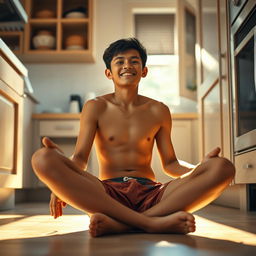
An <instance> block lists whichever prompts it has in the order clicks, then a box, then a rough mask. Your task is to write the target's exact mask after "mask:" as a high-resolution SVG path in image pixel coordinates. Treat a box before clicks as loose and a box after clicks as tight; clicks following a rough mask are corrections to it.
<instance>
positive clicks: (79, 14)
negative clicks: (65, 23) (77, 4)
mask: <svg viewBox="0 0 256 256" xmlns="http://www.w3.org/2000/svg"><path fill="white" fill-rule="evenodd" d="M85 17H86V15H85V13H83V12H75V11H74V12H69V13H68V14H66V16H65V18H68V19H81V18H85Z"/></svg>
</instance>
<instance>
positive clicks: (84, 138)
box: [71, 99, 104, 170]
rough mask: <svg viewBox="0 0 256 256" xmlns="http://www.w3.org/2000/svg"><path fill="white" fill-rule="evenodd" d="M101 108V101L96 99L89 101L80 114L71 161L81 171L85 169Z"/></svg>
mask: <svg viewBox="0 0 256 256" xmlns="http://www.w3.org/2000/svg"><path fill="white" fill-rule="evenodd" d="M102 107H104V106H103V104H102V101H100V100H97V99H93V100H89V101H87V102H86V103H85V104H84V107H83V110H82V113H81V119H80V131H79V135H78V137H77V141H76V146H75V151H74V153H73V155H72V156H71V160H72V161H73V162H75V163H76V164H77V165H78V166H79V167H80V168H81V169H83V170H85V169H86V167H87V162H88V158H89V154H90V151H91V148H92V144H93V141H94V138H95V134H96V131H97V127H98V117H99V115H100V113H101V112H102Z"/></svg>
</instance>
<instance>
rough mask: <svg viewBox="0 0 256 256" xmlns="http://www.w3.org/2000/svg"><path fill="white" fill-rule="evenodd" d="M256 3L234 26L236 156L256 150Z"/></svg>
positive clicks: (251, 2) (246, 7)
mask: <svg viewBox="0 0 256 256" xmlns="http://www.w3.org/2000/svg"><path fill="white" fill-rule="evenodd" d="M255 61H256V1H255V0H248V1H247V2H246V4H245V5H244V6H243V8H242V9H241V11H240V14H238V16H237V18H236V19H235V21H234V23H233V25H232V27H231V64H232V71H233V72H232V87H233V88H232V89H233V90H232V91H233V103H234V104H233V117H234V151H235V154H240V153H241V152H245V151H251V150H255V148H256V64H255Z"/></svg>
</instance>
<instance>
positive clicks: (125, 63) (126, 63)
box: [123, 61, 131, 69]
mask: <svg viewBox="0 0 256 256" xmlns="http://www.w3.org/2000/svg"><path fill="white" fill-rule="evenodd" d="M129 67H131V63H130V62H129V61H125V62H124V66H123V68H124V69H127V68H129Z"/></svg>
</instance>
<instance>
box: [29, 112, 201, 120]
mask: <svg viewBox="0 0 256 256" xmlns="http://www.w3.org/2000/svg"><path fill="white" fill-rule="evenodd" d="M80 116H81V114H80V113H35V114H33V115H32V118H33V119H36V120H76V119H77V120H79V119H80ZM197 118H198V114H197V113H174V114H172V119H175V120H181V119H197Z"/></svg>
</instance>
